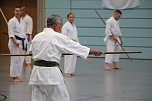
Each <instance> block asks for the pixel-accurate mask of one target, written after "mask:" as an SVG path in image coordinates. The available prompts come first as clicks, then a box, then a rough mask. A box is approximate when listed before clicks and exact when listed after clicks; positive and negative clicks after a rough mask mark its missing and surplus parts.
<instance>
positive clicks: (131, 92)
mask: <svg viewBox="0 0 152 101" xmlns="http://www.w3.org/2000/svg"><path fill="white" fill-rule="evenodd" d="M89 59H90V60H91V61H92V62H93V63H92V64H89V63H87V62H86V61H85V60H83V59H81V58H78V61H77V68H76V75H77V76H75V77H71V78H65V82H66V85H67V88H68V91H69V94H70V98H71V101H152V60H133V62H132V63H131V62H130V61H129V60H127V59H121V61H120V67H121V69H120V70H116V71H110V72H106V71H104V70H103V63H104V59H103V58H89ZM60 66H61V69H63V58H62V60H61V65H60ZM8 67H9V57H0V101H30V99H31V98H30V97H31V87H30V86H29V85H28V80H29V76H30V71H29V70H28V69H27V68H26V67H25V68H24V73H23V79H24V82H23V83H19V84H13V83H11V82H10V81H11V78H10V77H9V69H6V68H8Z"/></svg>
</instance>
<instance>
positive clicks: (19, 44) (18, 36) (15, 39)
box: [8, 7, 26, 82]
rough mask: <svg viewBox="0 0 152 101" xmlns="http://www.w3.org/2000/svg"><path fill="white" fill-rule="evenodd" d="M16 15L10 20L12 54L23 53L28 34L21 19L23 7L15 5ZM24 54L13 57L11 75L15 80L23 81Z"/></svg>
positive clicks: (9, 45) (9, 46)
mask: <svg viewBox="0 0 152 101" xmlns="http://www.w3.org/2000/svg"><path fill="white" fill-rule="evenodd" d="M14 15H15V16H14V17H13V18H11V19H10V20H9V22H8V35H9V42H8V48H9V51H10V53H11V54H23V53H24V50H25V48H26V47H25V44H26V35H25V34H24V33H23V30H24V27H23V22H22V20H21V8H20V7H15V9H14ZM23 62H24V56H14V57H11V63H10V76H11V77H12V78H13V82H21V81H22V80H21V74H22V69H23Z"/></svg>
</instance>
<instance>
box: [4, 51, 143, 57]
mask: <svg viewBox="0 0 152 101" xmlns="http://www.w3.org/2000/svg"><path fill="white" fill-rule="evenodd" d="M126 53H128V54H134V53H142V52H141V51H117V52H103V54H126ZM1 55H2V56H32V54H1ZM62 55H73V54H69V53H64V54H62Z"/></svg>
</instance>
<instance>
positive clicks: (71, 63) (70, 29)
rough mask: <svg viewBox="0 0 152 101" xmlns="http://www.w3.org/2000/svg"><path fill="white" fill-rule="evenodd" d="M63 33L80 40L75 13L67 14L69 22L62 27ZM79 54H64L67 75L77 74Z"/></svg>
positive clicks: (76, 40) (74, 39) (65, 73)
mask: <svg viewBox="0 0 152 101" xmlns="http://www.w3.org/2000/svg"><path fill="white" fill-rule="evenodd" d="M62 34H64V35H66V36H67V37H69V38H70V39H72V40H73V41H75V42H79V40H78V35H77V28H76V25H75V24H74V14H73V13H69V14H67V22H66V23H65V24H64V25H63V27H62ZM76 61H77V56H76V55H65V56H64V75H65V76H67V77H71V76H75V74H74V71H75V67H76Z"/></svg>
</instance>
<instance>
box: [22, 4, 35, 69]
mask: <svg viewBox="0 0 152 101" xmlns="http://www.w3.org/2000/svg"><path fill="white" fill-rule="evenodd" d="M21 11H22V20H23V22H24V23H23V24H24V34H25V35H26V36H27V49H26V52H27V53H29V48H30V45H31V41H32V30H33V20H32V18H31V17H30V16H29V15H28V14H27V8H26V7H24V6H23V7H21ZM25 62H26V63H27V66H28V67H29V68H30V69H31V68H32V65H31V56H27V57H26V61H25Z"/></svg>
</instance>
